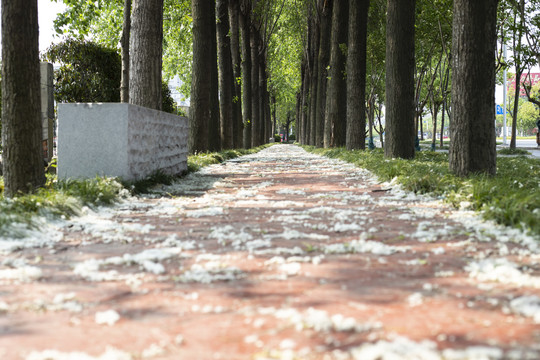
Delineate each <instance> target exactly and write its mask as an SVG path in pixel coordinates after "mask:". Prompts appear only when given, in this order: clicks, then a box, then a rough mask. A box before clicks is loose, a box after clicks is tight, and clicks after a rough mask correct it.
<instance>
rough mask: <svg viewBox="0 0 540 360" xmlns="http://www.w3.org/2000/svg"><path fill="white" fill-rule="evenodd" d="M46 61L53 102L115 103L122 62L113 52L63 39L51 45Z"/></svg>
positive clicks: (45, 56)
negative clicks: (49, 65)
mask: <svg viewBox="0 0 540 360" xmlns="http://www.w3.org/2000/svg"><path fill="white" fill-rule="evenodd" d="M44 59H45V60H46V61H49V62H52V63H55V64H58V65H60V67H59V68H58V69H56V70H55V86H54V93H55V100H56V101H57V102H119V101H120V78H121V73H122V62H121V58H120V54H119V53H118V51H117V50H116V49H111V48H107V47H105V46H102V45H99V44H96V43H94V42H91V41H85V40H75V39H71V38H69V39H67V40H65V41H63V42H61V43H58V44H54V45H52V46H51V47H50V48H49V49H47V51H46V52H45V54H44Z"/></svg>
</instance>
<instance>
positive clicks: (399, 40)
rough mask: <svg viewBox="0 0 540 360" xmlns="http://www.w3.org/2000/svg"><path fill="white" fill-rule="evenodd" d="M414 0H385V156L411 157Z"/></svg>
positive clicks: (412, 147) (413, 105)
mask: <svg viewBox="0 0 540 360" xmlns="http://www.w3.org/2000/svg"><path fill="white" fill-rule="evenodd" d="M415 2H416V1H415V0H388V9H387V16H386V145H385V148H384V155H385V156H386V157H390V158H394V157H399V158H404V159H411V158H414V141H415V134H414V112H415V104H414V103H415V99H414V95H415V94H414V69H415V62H414V22H415Z"/></svg>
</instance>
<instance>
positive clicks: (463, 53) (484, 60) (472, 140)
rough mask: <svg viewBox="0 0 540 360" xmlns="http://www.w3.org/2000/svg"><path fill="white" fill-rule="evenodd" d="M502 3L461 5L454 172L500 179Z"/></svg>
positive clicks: (461, 0) (457, 7)
mask: <svg viewBox="0 0 540 360" xmlns="http://www.w3.org/2000/svg"><path fill="white" fill-rule="evenodd" d="M496 22H497V1H493V0H455V1H454V19H453V24H452V117H451V122H450V153H449V164H450V170H452V171H453V172H454V173H455V174H457V175H459V176H467V175H469V174H471V173H476V172H483V173H487V174H495V172H496V151H495V146H496V144H495V123H494V119H495V59H494V56H495V47H496V41H497V36H496Z"/></svg>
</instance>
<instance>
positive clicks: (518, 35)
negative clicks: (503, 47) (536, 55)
mask: <svg viewBox="0 0 540 360" xmlns="http://www.w3.org/2000/svg"><path fill="white" fill-rule="evenodd" d="M513 11H514V26H513V28H514V31H513V36H512V49H513V50H514V69H515V70H516V77H515V80H516V86H515V92H514V111H513V114H512V138H511V140H510V148H511V149H515V148H516V137H517V131H516V130H517V114H518V112H517V109H518V103H519V97H520V93H521V75H522V74H523V70H524V68H525V66H526V63H525V62H524V61H523V60H525V59H524V57H525V56H524V54H523V52H524V51H523V50H524V49H523V48H522V41H523V28H524V25H525V0H519V2H518V1H516V4H515V6H513Z"/></svg>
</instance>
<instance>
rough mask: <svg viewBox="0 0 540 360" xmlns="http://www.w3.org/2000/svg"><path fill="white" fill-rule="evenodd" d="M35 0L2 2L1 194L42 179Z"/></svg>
mask: <svg viewBox="0 0 540 360" xmlns="http://www.w3.org/2000/svg"><path fill="white" fill-rule="evenodd" d="M39 79H40V70H39V47H38V7H37V0H2V144H3V150H4V152H3V154H2V157H3V174H4V195H5V196H8V197H12V196H15V195H17V193H18V192H29V191H32V190H33V189H34V188H37V187H39V186H42V185H43V184H44V183H45V175H44V167H43V151H42V141H41V137H42V134H41V109H40V106H41V101H40V99H41V96H40V85H39Z"/></svg>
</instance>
